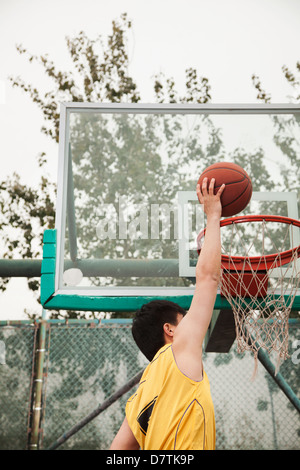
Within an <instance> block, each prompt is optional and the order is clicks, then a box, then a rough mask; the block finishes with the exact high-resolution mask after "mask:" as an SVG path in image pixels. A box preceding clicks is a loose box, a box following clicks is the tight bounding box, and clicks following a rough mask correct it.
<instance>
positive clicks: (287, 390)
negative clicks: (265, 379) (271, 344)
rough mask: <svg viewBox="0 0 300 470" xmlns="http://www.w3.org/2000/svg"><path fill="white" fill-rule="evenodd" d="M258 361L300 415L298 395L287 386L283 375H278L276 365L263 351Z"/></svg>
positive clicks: (259, 351) (259, 354)
mask: <svg viewBox="0 0 300 470" xmlns="http://www.w3.org/2000/svg"><path fill="white" fill-rule="evenodd" d="M257 357H258V360H259V361H260V362H261V363H262V365H263V366H264V368H265V369H266V370H267V371H268V372H269V374H270V376H271V377H272V379H273V380H274V381H275V382H276V383H277V385H278V387H279V388H280V389H281V390H282V391H283V393H284V394H285V395H286V397H287V398H288V399H289V401H290V402H291V403H292V405H293V406H294V407H295V408H296V410H297V411H298V413H300V400H299V398H298V397H297V395H296V394H295V393H294V392H293V390H292V389H291V387H290V386H289V385H288V384H287V382H286V381H285V379H284V378H283V377H282V375H281V374H280V373H279V372H278V373H277V374H276V369H275V366H274V364H272V362H271V361H270V359H269V357H268V355H267V354H266V353H265V352H264V351H263V350H262V349H259V350H258V355H257Z"/></svg>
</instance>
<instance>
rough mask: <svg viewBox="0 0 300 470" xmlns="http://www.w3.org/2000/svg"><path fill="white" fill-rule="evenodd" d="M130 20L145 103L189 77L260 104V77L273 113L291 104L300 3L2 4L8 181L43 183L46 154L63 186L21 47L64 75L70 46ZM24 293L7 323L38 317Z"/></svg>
mask: <svg viewBox="0 0 300 470" xmlns="http://www.w3.org/2000/svg"><path fill="white" fill-rule="evenodd" d="M124 12H127V14H128V18H129V19H131V20H132V22H133V28H132V30H131V32H130V37H129V57H130V73H131V74H132V76H133V77H134V79H135V80H136V82H137V84H138V87H139V90H140V93H141V97H142V102H147V103H149V102H153V101H154V96H153V92H152V88H153V87H152V84H153V76H154V75H155V74H157V73H159V72H163V73H164V74H165V75H166V76H169V77H173V78H174V79H175V81H176V83H177V84H178V88H179V91H180V90H182V89H183V84H184V79H185V74H184V72H185V69H186V68H188V67H194V68H196V69H197V70H198V72H199V74H200V75H201V76H204V77H207V78H208V79H209V82H210V85H211V95H212V102H213V103H254V102H257V100H256V91H255V89H254V88H253V85H252V82H251V76H252V74H257V75H258V76H260V78H261V80H262V83H263V86H264V88H265V89H266V90H267V91H268V92H269V93H271V95H272V102H273V103H285V102H288V100H289V98H288V96H287V95H288V94H289V93H290V91H291V90H290V88H289V87H288V86H287V85H286V81H285V79H284V77H283V74H282V71H281V67H282V66H283V65H287V66H288V67H289V68H291V69H292V70H293V71H295V66H296V62H297V61H300V50H299V44H300V0H151V1H150V0H149V1H145V0H110V1H107V0H51V1H49V0H0V41H1V42H0V43H1V48H0V60H1V68H0V129H1V139H0V155H1V157H0V158H1V179H2V178H5V177H6V176H7V175H10V174H12V173H13V172H14V171H17V172H18V173H19V174H20V175H21V177H22V180H23V181H24V182H26V183H32V182H33V181H34V179H35V177H36V181H37V180H38V175H39V173H38V167H37V164H36V156H37V155H38V153H39V152H42V151H45V152H46V153H47V156H48V159H49V166H48V171H49V173H50V175H51V178H53V180H55V181H56V167H57V156H58V148H57V146H56V145H55V144H53V143H52V142H51V141H50V140H49V139H48V138H46V137H45V136H43V135H42V134H41V132H40V129H41V127H42V125H43V121H42V117H41V114H40V112H39V110H38V108H37V107H36V106H35V105H34V104H33V103H32V102H31V100H30V99H29V98H28V97H27V96H25V94H24V93H22V92H21V91H20V90H18V89H16V88H14V89H12V88H11V86H10V84H9V82H8V80H7V77H8V76H10V75H12V76H21V77H22V78H23V79H24V80H25V81H27V82H28V83H32V84H33V85H35V86H36V88H38V89H47V87H49V89H50V88H51V83H50V82H49V81H47V80H45V75H44V72H43V69H42V68H41V67H39V66H38V65H35V64H34V65H32V64H28V63H27V61H26V59H25V57H24V56H20V55H19V53H18V52H17V50H16V47H15V46H16V44H22V45H23V46H24V47H25V48H27V49H28V50H29V51H30V52H31V53H32V54H35V55H39V54H45V53H48V55H49V58H50V59H52V60H53V61H54V63H55V64H56V65H57V67H58V69H61V70H69V68H70V58H69V56H68V51H67V47H66V41H65V38H66V36H71V37H73V36H76V35H77V34H78V33H79V32H80V31H84V32H85V33H86V34H87V35H88V36H89V37H90V38H96V37H97V36H98V35H99V34H101V35H102V36H103V38H105V37H106V36H107V35H108V34H110V33H111V23H112V20H114V19H117V18H119V17H120V15H121V14H122V13H124ZM24 286H25V282H24V281H23V280H14V281H13V282H12V283H11V286H10V288H9V289H8V292H7V293H6V294H4V295H2V294H1V297H0V309H1V314H0V315H1V318H22V312H23V309H24V307H27V308H29V309H30V308H31V309H32V308H34V304H33V303H32V301H31V294H27V290H26V288H25V287H24ZM16 290H18V292H19V294H18V296H17V298H16V295H15V294H16Z"/></svg>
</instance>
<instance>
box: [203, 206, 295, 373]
mask: <svg viewBox="0 0 300 470" xmlns="http://www.w3.org/2000/svg"><path fill="white" fill-rule="evenodd" d="M257 223H258V224H259V225H260V227H259V228H257V225H256V224H257ZM241 224H247V226H246V227H244V228H243V229H241V228H240V225H241ZM272 224H275V226H273V227H271V225H272ZM250 226H251V228H249V227H250ZM220 227H222V228H224V227H228V228H229V229H230V230H229V233H227V236H226V237H225V240H223V231H221V234H222V255H221V268H222V274H221V281H220V293H221V296H224V297H225V298H226V299H227V301H228V303H229V304H230V306H231V308H232V311H233V314H234V319H235V326H236V338H237V348H238V352H239V353H242V352H244V351H246V350H250V351H252V352H253V353H254V357H255V359H257V353H258V351H259V349H260V348H263V349H265V350H266V351H267V352H268V353H269V354H271V352H273V351H275V353H276V354H277V367H276V371H278V368H279V365H280V362H281V361H284V360H285V359H286V358H287V357H288V318H289V314H290V312H291V310H292V307H293V302H294V299H295V296H296V294H297V289H298V287H299V281H300V265H299V261H298V258H299V257H300V230H299V229H300V221H299V220H295V219H291V218H289V217H282V216H271V215H245V216H238V217H231V218H228V219H223V220H221V222H220ZM205 232H206V229H204V230H202V231H201V232H200V233H199V235H198V238H197V250H198V254H199V253H200V251H201V247H202V243H203V240H204V237H205ZM290 247H292V248H290ZM234 250H238V251H239V252H240V251H241V252H242V253H241V254H240V253H238V254H236V253H235V252H234Z"/></svg>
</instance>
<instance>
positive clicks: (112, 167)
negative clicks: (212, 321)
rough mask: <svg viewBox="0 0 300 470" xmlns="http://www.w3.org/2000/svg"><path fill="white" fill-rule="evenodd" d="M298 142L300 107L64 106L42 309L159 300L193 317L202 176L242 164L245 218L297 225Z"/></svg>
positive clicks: (122, 306) (111, 307)
mask: <svg viewBox="0 0 300 470" xmlns="http://www.w3.org/2000/svg"><path fill="white" fill-rule="evenodd" d="M299 142H300V107H299V106H296V105H289V106H288V105H175V104H174V105H173V104H172V105H171V104H170V105H162V104H157V105H143V104H126V105H125V104H92V103H63V104H62V105H61V115H60V142H59V165H58V186H57V212H56V248H55V276H54V292H53V293H52V295H51V298H50V297H49V299H48V300H45V302H44V306H45V308H70V309H71V308H77V309H85V310H91V309H95V310H106V311H120V310H135V309H136V308H138V307H139V306H140V305H142V304H143V303H144V302H145V301H148V300H150V299H152V298H168V299H170V300H173V301H175V302H177V303H179V304H180V305H182V306H183V307H185V308H188V306H189V304H190V301H191V298H192V295H193V291H194V285H195V284H194V283H195V279H194V276H195V263H196V258H197V253H196V249H195V248H196V247H195V240H196V237H197V234H198V232H199V231H200V230H201V229H203V228H204V226H205V217H204V213H203V211H202V208H201V206H200V205H199V203H198V201H197V196H196V193H195V188H196V183H197V180H198V177H199V175H200V174H201V172H202V171H203V170H204V169H205V168H206V167H207V166H208V165H210V164H212V163H215V162H218V161H234V162H235V163H238V164H239V165H240V166H242V167H243V168H245V170H246V171H247V173H248V174H249V176H250V177H251V179H252V183H253V189H254V192H253V197H252V200H251V202H250V204H249V205H248V206H247V207H246V209H245V210H244V211H243V214H248V213H253V214H255V213H262V211H263V213H266V214H273V213H275V214H277V215H278V214H280V215H285V216H289V217H292V218H296V219H298V207H299V176H297V170H298V167H297V155H299V151H300V147H299ZM297 178H298V179H297ZM295 237H296V238H295V239H294V241H295V240H296V242H297V243H298V244H300V239H299V234H298V233H297V234H295ZM45 299H46V297H45ZM226 307H227V308H228V305H227V304H226V301H225V300H224V299H221V298H220V296H219V297H218V299H217V303H216V308H226Z"/></svg>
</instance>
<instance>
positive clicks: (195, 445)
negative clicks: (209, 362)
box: [126, 345, 215, 450]
mask: <svg viewBox="0 0 300 470" xmlns="http://www.w3.org/2000/svg"><path fill="white" fill-rule="evenodd" d="M126 418H127V421H128V424H129V426H130V428H131V430H132V432H133V434H134V436H135V438H136V440H137V441H138V443H139V445H140V448H141V449H142V450H214V449H215V414H214V406H213V402H212V398H211V393H210V385H209V381H208V377H207V375H206V373H205V371H203V378H202V380H201V381H199V382H197V381H195V380H192V379H190V378H189V377H187V376H186V375H184V374H183V373H182V372H181V371H180V370H179V368H178V367H177V364H176V361H175V357H174V355H173V350H172V345H165V346H164V347H162V348H161V349H160V350H159V351H158V352H157V354H156V355H155V357H154V358H153V360H152V361H151V362H150V364H149V365H148V366H147V367H146V369H145V371H144V373H143V376H142V378H141V380H140V383H139V386H138V389H137V391H136V393H134V394H133V395H132V396H131V397H130V398H129V400H128V401H127V404H126Z"/></svg>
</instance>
